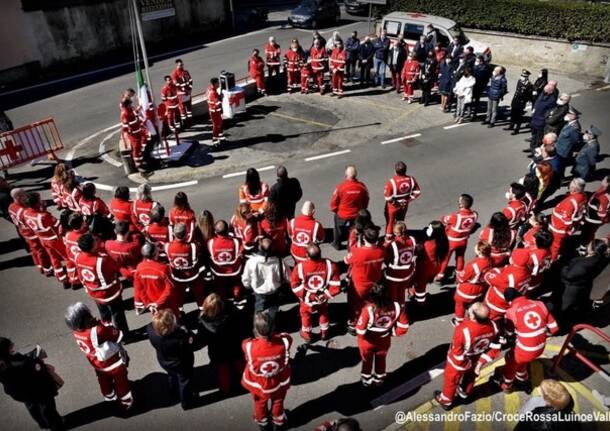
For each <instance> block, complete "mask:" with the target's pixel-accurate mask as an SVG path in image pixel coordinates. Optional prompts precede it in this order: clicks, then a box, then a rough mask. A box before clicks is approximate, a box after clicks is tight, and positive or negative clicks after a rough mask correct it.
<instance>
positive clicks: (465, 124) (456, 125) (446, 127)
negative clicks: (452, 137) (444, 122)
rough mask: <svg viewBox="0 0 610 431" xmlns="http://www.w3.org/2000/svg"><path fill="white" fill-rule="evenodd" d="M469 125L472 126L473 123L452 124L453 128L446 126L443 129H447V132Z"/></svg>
mask: <svg viewBox="0 0 610 431" xmlns="http://www.w3.org/2000/svg"><path fill="white" fill-rule="evenodd" d="M468 124H472V123H458V124H452V125H451V126H445V127H443V129H445V130H449V129H455V128H456V127H462V126H467V125H468Z"/></svg>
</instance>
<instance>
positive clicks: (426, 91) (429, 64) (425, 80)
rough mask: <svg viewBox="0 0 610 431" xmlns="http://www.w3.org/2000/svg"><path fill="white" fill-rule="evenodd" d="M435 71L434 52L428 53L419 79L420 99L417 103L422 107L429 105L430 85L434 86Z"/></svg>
mask: <svg viewBox="0 0 610 431" xmlns="http://www.w3.org/2000/svg"><path fill="white" fill-rule="evenodd" d="M436 70H437V63H436V56H435V55H434V51H428V54H427V57H426V60H425V61H424V65H423V67H422V69H421V77H420V82H421V86H422V97H421V99H419V103H423V104H424V106H428V105H429V104H430V99H431V98H432V85H434V81H435V80H436Z"/></svg>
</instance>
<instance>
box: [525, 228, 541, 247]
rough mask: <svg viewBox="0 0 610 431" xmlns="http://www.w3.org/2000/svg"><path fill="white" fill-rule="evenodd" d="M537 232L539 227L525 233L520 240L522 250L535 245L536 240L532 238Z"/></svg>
mask: <svg viewBox="0 0 610 431" xmlns="http://www.w3.org/2000/svg"><path fill="white" fill-rule="evenodd" d="M539 231H540V226H532V228H531V229H530V230H528V231H527V232H525V235H523V239H522V242H523V247H524V248H530V247H534V246H535V245H536V238H534V235H536V234H537V233H538V232H539Z"/></svg>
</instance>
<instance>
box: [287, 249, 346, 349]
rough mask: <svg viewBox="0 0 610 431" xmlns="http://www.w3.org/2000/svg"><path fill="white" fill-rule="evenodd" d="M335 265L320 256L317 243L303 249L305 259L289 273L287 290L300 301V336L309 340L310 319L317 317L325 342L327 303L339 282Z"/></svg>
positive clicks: (339, 287) (310, 331) (339, 284)
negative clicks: (289, 289) (304, 250)
mask: <svg viewBox="0 0 610 431" xmlns="http://www.w3.org/2000/svg"><path fill="white" fill-rule="evenodd" d="M339 276H340V274H339V270H338V268H337V265H336V264H335V263H334V262H332V261H331V260H330V259H326V258H323V257H322V251H321V250H320V246H319V245H317V244H313V243H310V244H309V246H307V259H306V260H303V261H300V262H298V263H297V265H296V266H295V268H294V270H293V271H292V276H291V278H290V287H291V288H292V291H293V292H294V294H295V295H296V297H297V298H298V299H299V301H300V306H299V312H300V314H301V332H300V334H301V337H302V338H303V339H304V340H305V341H307V342H311V341H312V317H313V315H314V314H318V316H319V320H320V339H322V340H327V339H328V328H329V322H330V320H329V318H328V301H329V300H330V299H332V298H334V297H335V296H337V295H338V294H339V292H340V291H341V283H340V280H339Z"/></svg>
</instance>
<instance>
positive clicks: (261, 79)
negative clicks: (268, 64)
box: [248, 48, 267, 96]
mask: <svg viewBox="0 0 610 431" xmlns="http://www.w3.org/2000/svg"><path fill="white" fill-rule="evenodd" d="M259 53H260V51H259V50H258V49H257V48H254V49H253V50H252V54H251V55H250V58H249V59H248V73H249V74H250V78H252V79H254V82H255V83H256V91H258V93H259V94H262V95H263V96H266V95H267V87H266V86H265V61H264V60H263V59H262V58H261V56H260V55H259Z"/></svg>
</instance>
